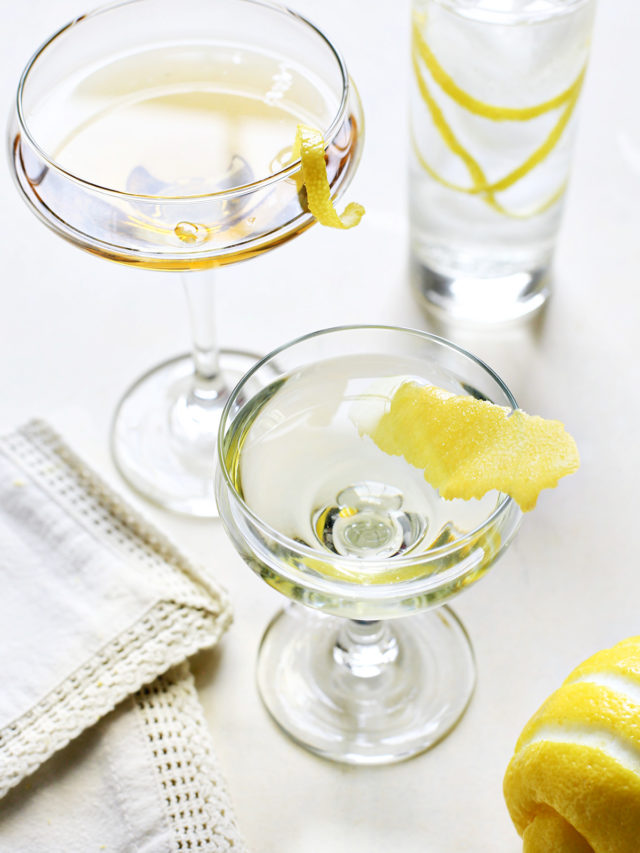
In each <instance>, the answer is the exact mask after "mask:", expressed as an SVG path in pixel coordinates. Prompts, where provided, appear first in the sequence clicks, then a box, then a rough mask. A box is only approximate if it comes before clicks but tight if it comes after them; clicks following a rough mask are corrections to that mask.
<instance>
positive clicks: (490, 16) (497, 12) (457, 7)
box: [414, 0, 594, 23]
mask: <svg viewBox="0 0 640 853" xmlns="http://www.w3.org/2000/svg"><path fill="white" fill-rule="evenodd" d="M414 2H415V0H414ZM430 2H432V3H435V4H436V5H437V6H443V7H445V8H446V9H450V10H451V11H452V12H454V13H455V14H457V15H460V17H464V18H472V19H473V20H486V21H487V23H489V22H492V21H503V22H505V23H508V22H509V21H514V22H517V23H521V22H522V21H531V22H535V21H539V20H546V19H548V18H549V17H556V16H560V15H566V14H569V13H570V12H572V11H573V10H574V9H576V8H577V7H580V6H588V5H589V4H591V3H593V2H594V0H564V2H563V5H562V7H559V6H558V7H556V8H553V9H529V10H527V9H524V10H521V11H515V10H514V9H490V8H489V9H488V8H478V7H477V6H476V7H474V6H464V5H461V3H460V0H430ZM480 15H482V16H483V17H482V18H480ZM484 16H486V17H484Z"/></svg>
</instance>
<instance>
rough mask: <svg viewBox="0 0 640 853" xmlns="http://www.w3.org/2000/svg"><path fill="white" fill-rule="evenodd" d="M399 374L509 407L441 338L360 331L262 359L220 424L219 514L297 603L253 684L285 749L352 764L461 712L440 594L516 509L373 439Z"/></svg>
mask: <svg viewBox="0 0 640 853" xmlns="http://www.w3.org/2000/svg"><path fill="white" fill-rule="evenodd" d="M405 381H414V382H417V383H419V384H422V385H425V384H426V385H429V384H432V385H436V386H438V387H441V388H444V389H447V390H448V391H452V392H454V393H456V394H464V395H469V394H471V395H473V396H475V397H478V398H481V399H488V400H490V401H492V402H494V403H498V404H500V405H502V406H506V407H508V408H514V407H515V406H516V403H515V401H514V399H513V397H512V395H511V394H510V392H509V390H508V389H507V388H506V386H505V385H504V383H503V382H502V381H501V380H500V379H499V378H498V376H496V374H495V373H494V372H493V371H492V370H491V369H490V368H488V367H487V366H486V365H485V364H483V363H482V362H480V361H478V360H477V359H476V358H474V357H473V356H472V355H470V354H469V353H467V352H465V351H464V350H462V349H460V348H458V347H457V346H455V345H453V344H451V343H448V342H447V341H445V340H444V339H442V338H438V337H435V336H432V335H429V334H426V333H423V332H417V331H412V330H407V329H397V328H392V327H367V326H360V327H349V328H340V329H329V330H325V331H321V332H317V333H315V334H312V335H309V336H306V337H303V338H300V339H298V340H296V341H294V342H293V343H291V344H288V345H286V346H284V347H282V348H280V349H278V350H276V351H275V352H274V353H272V354H271V355H270V356H267V357H266V358H265V359H264V360H263V361H262V362H261V363H259V364H258V365H256V366H255V367H254V368H253V369H252V370H251V371H249V373H248V374H247V376H246V377H245V378H244V379H243V380H242V382H241V383H240V384H239V385H238V386H237V387H236V389H235V390H234V392H233V394H232V396H231V398H230V400H229V401H228V403H227V405H226V408H225V412H224V415H223V419H222V422H221V426H220V435H219V441H218V453H219V460H220V461H219V467H218V474H217V486H216V493H217V498H218V505H219V510H220V517H221V519H222V521H223V523H224V525H225V527H226V529H227V531H228V533H229V534H230V536H231V538H232V540H233V542H234V544H235V546H236V548H237V550H238V551H239V553H240V554H241V556H242V557H243V558H244V559H245V560H246V562H247V563H248V564H249V566H250V567H251V568H252V569H253V570H254V571H255V572H256V573H258V574H259V575H260V576H261V577H262V578H263V579H264V580H265V581H266V582H267V583H268V584H270V585H271V586H273V587H274V588H275V589H277V590H279V591H280V592H281V593H283V594H284V595H285V596H288V597H289V598H290V599H292V603H291V604H290V605H289V606H288V607H287V608H285V609H284V610H283V611H282V612H281V613H280V614H279V615H278V616H276V618H275V619H274V620H273V621H272V623H271V624H270V626H269V627H268V629H267V631H266V634H265V636H264V638H263V641H262V644H261V648H260V653H259V659H258V685H259V690H260V694H261V696H262V699H263V701H264V703H265V705H266V707H267V708H268V710H269V712H270V713H271V715H272V716H273V717H274V719H275V720H276V721H277V722H278V723H279V725H280V726H281V727H282V728H283V729H284V730H285V731H286V732H287V733H288V734H289V735H291V737H293V738H294V739H295V740H296V741H298V742H299V743H301V744H302V745H304V746H305V747H307V748H308V749H310V750H312V751H314V752H316V753H318V754H321V755H323V756H325V757H328V758H331V759H334V760H336V761H342V762H348V763H353V764H380V763H388V762H392V761H398V760H400V759H404V758H408V757H409V756H412V755H415V754H417V753H419V752H422V751H423V750H425V749H427V748H428V747H430V746H432V745H433V744H434V743H437V742H438V741H439V740H440V739H441V738H443V737H444V736H445V735H446V734H447V733H448V732H449V731H450V730H451V729H452V727H453V726H454V725H455V724H456V722H457V721H458V720H459V719H460V717H461V716H462V714H463V713H464V711H465V709H466V707H467V704H468V702H469V699H470V697H471V694H472V691H473V687H474V684H475V664H474V658H473V652H472V649H471V645H470V642H469V640H468V637H467V634H466V632H465V630H464V628H463V626H462V625H461V623H460V622H459V621H458V619H457V617H456V616H455V615H454V614H453V612H452V611H451V610H450V609H449V608H448V607H447V606H446V604H445V602H446V601H447V600H448V599H450V598H451V597H453V596H454V595H456V594H458V593H459V592H461V591H462V590H463V589H464V588H465V587H467V586H469V585H470V584H471V583H473V582H475V581H476V580H478V579H479V578H480V577H481V576H482V574H483V573H484V572H485V571H486V570H487V569H488V568H489V566H491V565H492V564H493V562H494V561H495V560H496V559H497V557H498V556H499V555H500V554H501V552H502V551H503V550H504V549H505V547H506V546H507V545H508V544H509V542H510V541H511V539H512V537H513V535H514V534H515V531H516V529H517V527H518V524H519V521H520V517H521V513H520V510H519V508H518V507H517V505H516V504H515V503H514V501H513V500H512V499H511V498H510V497H508V496H506V495H503V494H500V493H497V492H490V493H489V494H487V495H485V497H484V498H482V499H481V500H470V501H464V500H449V501H445V500H443V499H441V498H440V496H439V495H438V493H437V492H436V491H435V490H434V489H433V488H431V486H429V485H428V483H427V482H426V480H425V479H424V476H423V472H422V471H420V470H418V469H417V468H414V467H412V466H411V465H409V464H408V463H407V462H406V461H405V460H404V458H402V457H401V456H391V455H389V454H387V453H384V452H383V451H382V450H380V449H379V448H378V446H377V445H376V444H375V442H374V441H373V439H372V438H371V437H370V435H371V432H372V430H373V428H374V427H375V424H376V423H377V422H378V420H379V418H380V417H381V416H382V414H383V413H384V411H385V410H386V408H387V407H388V405H389V401H390V398H391V396H392V395H393V393H394V391H395V389H396V388H397V387H399V385H400V384H401V383H402V382H405ZM301 605H304V606H301ZM443 605H444V606H443Z"/></svg>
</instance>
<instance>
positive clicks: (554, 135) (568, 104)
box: [412, 13, 586, 219]
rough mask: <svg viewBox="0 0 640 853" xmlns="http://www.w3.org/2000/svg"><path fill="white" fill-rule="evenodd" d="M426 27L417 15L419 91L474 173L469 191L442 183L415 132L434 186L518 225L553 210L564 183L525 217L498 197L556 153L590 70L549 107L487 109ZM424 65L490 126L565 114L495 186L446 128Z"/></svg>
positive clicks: (445, 136) (448, 142) (449, 144)
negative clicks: (437, 49)
mask: <svg viewBox="0 0 640 853" xmlns="http://www.w3.org/2000/svg"><path fill="white" fill-rule="evenodd" d="M425 21H426V17H425V15H424V13H422V14H419V13H416V14H415V15H414V18H413V28H412V63H413V71H414V76H415V79H416V83H417V85H418V91H419V93H420V96H421V98H422V100H423V101H424V103H425V105H426V107H427V109H428V111H429V114H430V116H431V120H432V121H433V124H434V126H435V127H436V129H437V130H438V132H439V134H440V136H441V137H442V140H443V141H444V143H445V145H446V146H447V147H448V148H449V150H450V151H451V152H452V153H453V154H454V155H455V156H456V157H458V158H459V159H460V160H462V162H463V163H464V165H465V167H466V169H467V171H468V172H469V176H470V178H471V181H472V185H471V186H470V187H465V186H461V185H459V184H455V183H453V182H451V181H448V180H446V178H443V177H442V176H441V175H440V174H439V172H438V171H437V170H436V169H435V168H434V167H433V166H432V165H431V164H430V163H428V161H427V160H426V158H425V156H424V154H423V153H422V151H421V150H420V147H419V145H418V143H417V140H416V138H415V134H414V133H413V130H412V146H413V149H414V151H415V154H416V156H417V159H418V161H419V163H420V165H421V166H422V168H423V169H424V170H425V171H426V172H427V173H428V174H429V175H430V176H431V177H432V178H433V179H434V180H436V181H438V183H440V184H442V185H443V186H445V187H447V188H448V189H451V190H453V191H455V192H461V193H466V194H468V195H478V196H479V197H480V198H481V199H482V200H483V201H484V202H485V203H486V204H487V205H489V207H491V208H493V209H494V210H495V211H496V212H498V213H500V214H502V215H504V216H507V217H510V218H513V219H528V218H530V217H533V216H538V215H539V214H541V213H543V212H544V211H546V210H548V209H549V208H550V207H552V206H553V205H554V204H555V203H556V202H557V201H558V200H559V199H560V198H561V197H562V195H563V194H564V191H565V189H566V181H565V182H563V183H562V184H561V185H560V186H559V187H558V188H557V190H555V191H554V192H553V193H551V195H550V196H549V197H548V198H547V199H545V200H544V201H542V202H541V203H540V204H539V205H537V206H535V207H534V208H532V209H530V210H526V211H519V212H518V211H511V210H508V209H507V208H505V207H504V206H503V205H502V204H501V203H500V202H498V200H497V199H496V197H495V195H496V193H499V192H504V191H505V190H507V189H509V188H510V187H512V186H514V185H515V184H516V183H518V182H519V181H521V180H522V179H523V178H524V177H525V176H526V175H528V174H529V173H530V172H531V171H533V170H534V169H535V168H536V167H537V166H539V165H540V164H541V163H543V162H544V161H545V160H546V159H547V157H548V156H549V154H551V152H552V151H553V149H554V148H555V147H556V145H557V144H558V142H559V141H560V139H561V137H562V135H563V133H564V131H565V129H566V127H567V125H568V123H569V121H570V119H571V116H572V115H573V111H574V109H575V106H576V103H577V101H578V98H579V96H580V91H581V89H582V84H583V81H584V76H585V73H586V66H585V67H584V68H583V69H582V70H581V71H580V73H579V74H578V76H577V78H576V79H575V80H574V82H573V83H572V84H571V85H570V86H569V87H568V88H567V89H565V90H564V91H563V92H561V93H560V94H559V95H557V96H555V97H554V98H551V99H550V100H548V101H544V102H543V103H541V104H536V105H534V106H531V107H503V106H496V105H493V104H487V103H485V102H483V101H480V100H478V99H477V98H474V97H473V96H472V95H469V94H468V93H467V92H465V91H464V90H463V89H461V88H460V87H459V86H458V85H457V84H456V83H455V81H454V80H453V78H452V77H451V76H450V75H449V74H448V73H447V72H446V71H445V70H444V69H443V67H442V66H441V65H440V63H439V62H438V60H437V58H436V56H435V54H434V53H433V51H432V50H431V48H430V47H429V45H428V44H427V42H426V40H425V38H424V36H423V35H422V32H421V28H423V27H424V25H425ZM421 63H422V64H423V65H424V67H425V68H426V70H427V71H428V73H429V75H430V77H431V79H432V80H433V81H434V82H435V83H436V85H437V86H439V87H440V88H441V89H442V91H443V92H445V94H446V95H448V96H449V97H450V98H451V99H452V100H453V101H454V102H455V103H457V104H458V106H460V107H462V108H463V109H464V110H466V111H467V112H470V113H473V114H474V115H479V116H481V117H483V118H486V119H488V120H490V121H494V122H495V121H520V122H522V121H530V120H531V119H534V118H537V117H539V116H541V115H544V114H545V113H548V112H550V111H553V110H556V109H560V108H563V109H562V112H561V113H560V115H559V117H558V120H557V121H556V123H555V124H554V126H553V127H552V128H551V130H550V132H549V133H548V135H547V137H546V139H545V140H544V142H543V143H542V144H541V145H540V146H539V147H538V148H536V149H535V151H533V153H532V154H530V155H529V157H527V158H526V160H524V161H523V162H522V163H521V164H520V165H519V166H517V167H516V168H515V169H512V170H511V171H510V172H509V173H507V174H506V175H504V176H503V177H502V178H500V179H499V180H497V181H493V182H490V181H488V179H487V177H486V175H485V173H484V171H483V169H482V167H481V166H480V164H479V163H478V162H477V160H476V159H475V158H474V157H473V155H472V154H471V153H470V152H469V151H468V150H467V149H466V148H465V147H464V145H462V143H461V142H460V140H459V139H458V138H457V136H456V135H455V133H454V132H453V130H452V128H451V125H450V124H449V123H448V122H447V120H446V118H445V116H444V113H443V111H442V109H441V108H440V107H439V105H438V103H437V102H436V100H435V98H434V97H433V95H432V94H431V91H430V89H429V87H428V85H427V82H426V79H425V75H424V74H423V73H422V69H421Z"/></svg>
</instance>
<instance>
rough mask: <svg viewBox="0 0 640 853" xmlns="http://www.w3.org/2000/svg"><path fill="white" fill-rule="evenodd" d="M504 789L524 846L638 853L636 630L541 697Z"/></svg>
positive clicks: (538, 852) (639, 659) (639, 675)
mask: <svg viewBox="0 0 640 853" xmlns="http://www.w3.org/2000/svg"><path fill="white" fill-rule="evenodd" d="M504 795H505V799H506V802H507V806H508V808H509V812H510V814H511V818H512V820H513V822H514V824H515V826H516V829H517V830H518V832H519V833H520V835H521V836H522V839H523V850H524V853H551V851H553V853H637V851H638V850H639V849H640V637H631V638H629V639H627V640H623V641H622V642H621V643H618V645H616V646H614V647H613V648H611V649H605V650H604V651H601V652H598V653H597V654H595V655H593V656H592V657H591V658H589V659H588V660H587V661H585V662H584V663H583V664H581V665H580V666H578V667H577V668H576V669H575V670H574V671H573V672H572V673H571V674H570V675H569V677H568V678H567V679H566V681H565V682H564V684H563V685H562V686H561V687H560V688H559V689H558V690H556V692H555V693H553V694H552V695H551V696H550V697H549V698H548V699H547V700H546V701H545V702H544V704H543V705H542V707H541V708H540V709H539V710H538V711H537V712H536V713H535V714H534V715H533V717H532V718H531V719H530V720H529V722H528V723H527V725H526V726H525V728H524V730H523V732H522V734H521V735H520V738H519V740H518V743H517V744H516V749H515V754H514V756H513V758H512V759H511V761H510V763H509V766H508V768H507V772H506V775H505V779H504Z"/></svg>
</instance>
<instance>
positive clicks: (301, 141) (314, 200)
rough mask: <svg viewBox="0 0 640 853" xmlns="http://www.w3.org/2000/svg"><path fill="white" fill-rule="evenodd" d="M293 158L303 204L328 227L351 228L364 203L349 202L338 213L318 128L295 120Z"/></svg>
mask: <svg viewBox="0 0 640 853" xmlns="http://www.w3.org/2000/svg"><path fill="white" fill-rule="evenodd" d="M293 157H294V159H298V158H300V176H299V177H298V180H297V183H298V190H300V189H301V187H302V186H304V188H305V189H306V192H307V206H308V208H309V211H310V212H311V213H312V214H313V215H314V216H315V218H316V219H317V220H318V222H319V223H320V224H321V225H326V226H328V227H330V228H342V229H345V228H353V227H354V226H355V225H358V223H359V222H360V220H361V219H362V217H363V215H364V212H365V210H364V207H363V206H362V205H361V204H358V203H357V202H353V201H352V202H350V203H349V204H348V205H347V206H346V207H345V209H344V210H343V212H342V213H341V214H340V213H338V211H337V210H336V209H335V207H334V205H333V201H332V200H331V186H330V185H329V179H328V177H327V164H326V161H325V144H324V138H323V136H322V134H321V133H320V131H318V130H316V129H315V128H312V127H307V126H306V125H303V124H299V125H298V128H297V131H296V140H295V143H294V146H293Z"/></svg>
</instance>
